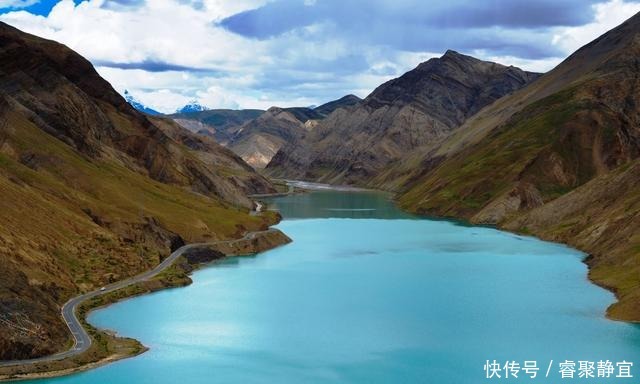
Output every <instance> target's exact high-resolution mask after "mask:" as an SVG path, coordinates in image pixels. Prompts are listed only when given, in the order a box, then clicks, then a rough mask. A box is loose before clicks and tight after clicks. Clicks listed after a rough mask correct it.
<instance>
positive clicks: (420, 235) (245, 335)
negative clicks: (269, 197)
mask: <svg viewBox="0 0 640 384" xmlns="http://www.w3.org/2000/svg"><path fill="white" fill-rule="evenodd" d="M272 203H273V206H274V207H275V208H277V209H279V210H280V211H281V212H282V214H283V216H284V217H285V220H284V221H283V222H282V223H281V224H280V225H278V228H280V229H281V230H283V231H284V232H285V233H287V234H288V235H289V236H290V237H291V238H292V239H293V240H294V242H293V243H291V244H289V245H286V246H283V247H280V248H278V249H275V250H272V251H269V252H264V253H262V254H259V255H257V256H251V257H236V258H229V259H226V260H224V261H223V262H221V263H218V264H215V265H213V266H210V267H207V268H205V269H202V270H200V271H198V272H196V273H195V274H194V275H193V281H194V283H193V284H192V285H191V286H189V287H186V288H179V289H172V290H166V291H162V292H158V293H154V294H151V295H147V296H142V297H138V298H134V299H131V300H127V301H124V302H121V303H119V304H116V305H113V306H111V307H109V308H106V309H103V310H99V311H97V312H94V313H93V314H92V315H91V316H90V319H89V320H90V322H91V323H93V324H95V325H97V326H99V327H102V328H108V329H112V330H117V332H118V333H119V334H121V335H124V336H129V337H134V338H136V339H139V340H141V341H142V342H143V343H144V344H145V345H147V346H148V347H150V348H151V349H150V351H149V352H147V353H145V354H143V355H141V356H139V357H136V358H132V359H128V360H124V361H120V362H117V363H115V364H111V365H108V366H105V367H102V368H99V369H96V370H93V371H89V372H85V373H80V374H77V375H73V376H69V377H63V378H56V379H49V380H44V381H38V383H43V382H44V383H56V384H58V383H69V384H71V383H73V384H89V383H92V384H93V383H110V384H120V383H153V384H162V383H167V384H168V383H172V384H174V383H184V384H190V383H194V384H195V383H198V384H199V383H207V384H209V383H243V384H244V383H452V384H460V383H487V382H501V381H507V380H505V379H504V373H502V376H503V378H502V379H492V380H489V379H486V377H485V371H484V369H483V366H484V364H485V361H486V360H493V359H496V360H498V361H500V362H502V363H503V364H504V361H505V360H515V361H518V362H519V363H520V364H522V363H523V362H524V361H525V360H535V361H537V364H538V367H540V372H539V373H538V377H537V378H536V379H533V380H532V379H529V378H528V376H527V377H526V379H524V378H523V373H522V372H520V374H519V376H520V379H518V380H514V379H508V382H513V381H517V382H532V383H533V382H559V380H560V373H559V372H558V371H559V367H558V363H559V362H561V361H564V360H573V361H575V362H576V365H577V362H578V360H588V361H594V362H595V361H598V360H606V359H609V360H611V361H612V362H613V363H614V364H615V362H617V361H622V360H626V361H632V362H634V363H635V364H636V366H634V367H633V369H632V373H634V374H635V373H637V374H635V375H634V376H636V377H640V367H638V365H640V329H639V328H638V327H637V326H635V325H631V324H625V323H619V322H613V321H610V320H607V319H605V318H604V311H605V309H606V307H607V306H608V305H609V304H611V303H612V302H613V300H614V298H613V295H611V294H610V293H609V292H607V291H605V290H603V289H601V288H598V287H596V286H595V285H592V284H591V283H589V282H588V280H587V278H586V273H587V270H586V267H585V265H584V264H583V263H582V262H581V260H582V258H583V257H584V255H583V254H581V253H580V252H577V251H575V250H572V249H570V248H568V247H565V246H562V245H558V244H552V243H547V242H542V241H539V240H536V239H534V238H529V237H522V236H517V235H513V234H510V233H505V232H501V231H498V230H495V229H491V228H483V227H471V226H465V225H462V224H458V223H455V222H451V221H440V220H426V219H416V218H414V217H411V216H409V215H407V214H404V213H402V212H400V211H399V210H397V209H396V208H395V207H394V206H393V204H392V203H390V202H389V201H388V200H387V198H386V197H385V196H384V195H382V194H376V193H346V192H316V193H311V194H305V195H294V196H288V197H281V198H276V199H274V200H273V201H272ZM550 360H553V364H552V369H551V371H550V375H549V379H545V378H544V376H545V374H546V371H547V368H548V366H549V363H550ZM576 368H577V366H576ZM635 380H636V379H617V380H614V381H613V382H621V383H626V382H634V381H635ZM573 381H576V382H593V383H595V382H598V383H600V382H607V381H606V380H602V379H598V378H595V379H589V380H585V379H578V378H577V373H576V378H575V379H573V380H571V379H565V380H562V382H573Z"/></svg>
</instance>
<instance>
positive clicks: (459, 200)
mask: <svg viewBox="0 0 640 384" xmlns="http://www.w3.org/2000/svg"><path fill="white" fill-rule="evenodd" d="M639 57H640V16H639V15H636V16H634V17H632V18H631V19H629V20H628V21H627V22H625V23H624V24H622V25H621V26H619V27H617V28H615V29H613V30H612V31H610V32H608V33H606V34H605V35H603V36H601V37H600V38H598V39H596V40H595V41H593V42H592V43H590V44H588V45H586V46H585V47H583V48H581V49H580V50H578V51H577V52H576V53H575V54H573V55H571V56H570V57H569V58H568V59H567V60H565V61H564V62H563V63H562V64H560V65H559V66H558V67H556V68H555V69H554V70H552V71H551V72H549V73H547V74H545V75H544V76H543V77H542V78H540V79H539V80H537V81H536V82H534V83H533V84H531V85H530V86H528V87H526V88H524V89H522V90H521V91H518V92H516V93H514V94H513V95H511V96H507V97H505V98H503V99H500V100H499V101H498V102H496V103H494V104H493V105H491V106H490V107H488V108H486V109H484V110H482V111H481V112H480V113H478V114H477V115H475V116H474V117H473V118H471V119H470V120H469V121H468V122H467V123H465V124H464V125H463V126H462V127H461V128H459V130H457V131H456V132H454V133H453V134H452V135H451V136H449V137H448V138H447V139H446V140H445V141H444V142H443V143H442V144H441V145H440V146H439V147H437V148H434V149H432V150H431V151H430V152H428V153H427V154H426V155H422V160H421V162H422V164H431V166H430V167H427V168H424V169H422V170H421V171H419V172H415V173H413V175H414V177H410V178H408V179H407V180H406V183H405V185H404V187H405V188H406V189H405V192H404V193H403V194H402V195H401V196H400V203H401V205H402V206H403V207H405V208H406V209H409V210H412V211H416V212H421V213H425V214H436V215H441V216H451V217H463V218H467V219H469V220H470V221H472V222H475V223H491V224H497V225H500V226H502V227H505V228H508V229H511V230H515V231H521V232H525V233H532V234H535V235H538V236H541V237H543V238H546V239H551V240H556V241H563V242H567V243H569V244H571V245H574V246H576V247H579V248H580V249H583V250H585V251H586V252H588V253H590V254H591V255H592V256H591V258H590V259H589V264H590V265H591V266H592V270H591V276H592V277H593V278H594V280H595V281H596V282H598V283H601V284H603V285H605V286H607V287H609V288H612V289H614V290H615V291H616V293H617V294H618V297H619V299H620V303H619V304H617V305H615V306H613V307H612V308H611V309H610V314H611V316H613V317H616V318H621V319H633V320H638V319H640V305H639V304H638V303H640V300H638V299H639V298H640V290H638V289H637V287H638V286H640V285H639V284H638V283H640V273H638V267H637V266H638V265H639V263H640V238H639V237H638V236H639V235H640V233H639V232H638V230H637V229H638V228H639V227H638V223H639V222H638V220H639V217H640V206H639V205H638V195H639V194H640V190H639V187H638V186H639V185H640V179H639V178H638V158H639V157H640V128H639V127H640V61H639V59H638V58H639ZM430 161H431V162H430Z"/></svg>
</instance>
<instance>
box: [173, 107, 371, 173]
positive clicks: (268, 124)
mask: <svg viewBox="0 0 640 384" xmlns="http://www.w3.org/2000/svg"><path fill="white" fill-rule="evenodd" d="M360 101H361V99H360V98H358V97H357V96H354V95H347V96H344V97H342V98H340V99H338V100H334V101H330V102H328V103H326V104H323V105H320V106H319V107H315V108H308V107H289V108H279V107H272V108H269V110H268V111H260V110H235V111H234V110H210V111H204V112H196V113H180V114H176V115H171V118H173V119H174V120H175V121H176V122H178V123H179V124H181V125H182V126H184V127H185V128H187V129H189V130H191V131H192V132H197V133H199V134H203V135H209V136H212V137H214V138H215V139H216V140H217V141H218V142H219V143H221V144H223V145H226V146H228V147H229V148H230V149H231V150H233V151H234V152H235V153H236V154H238V155H239V156H240V157H242V158H243V160H245V161H247V162H248V163H249V164H251V165H252V166H254V167H256V168H263V167H264V166H266V165H267V163H269V161H270V160H271V158H272V157H273V155H275V154H276V153H277V152H278V150H279V149H280V148H281V147H282V146H284V145H286V144H289V143H291V142H293V141H295V140H297V139H299V138H301V137H302V136H304V135H305V134H306V133H307V132H308V131H309V130H311V129H313V127H315V126H316V125H317V122H318V121H320V120H322V119H324V118H325V117H326V116H327V115H328V114H330V113H331V112H333V111H335V110H336V109H339V108H348V107H351V106H353V105H355V104H357V103H359V102H360Z"/></svg>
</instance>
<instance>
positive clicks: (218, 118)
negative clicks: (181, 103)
mask: <svg viewBox="0 0 640 384" xmlns="http://www.w3.org/2000/svg"><path fill="white" fill-rule="evenodd" d="M262 113H264V111H263V110H260V109H240V110H233V109H210V110H207V111H201V112H189V113H176V114H173V115H169V116H168V117H169V118H171V119H173V120H175V121H176V122H177V123H178V124H180V125H181V126H183V127H185V128H186V129H188V130H190V131H191V132H193V133H198V134H200V135H205V136H211V137H213V138H214V139H215V140H216V141H217V142H218V143H220V144H222V145H227V144H228V143H229V141H230V140H231V138H232V137H233V135H234V133H235V132H236V131H237V130H238V129H239V128H240V127H241V126H242V125H243V124H244V123H246V122H248V121H250V120H253V119H255V118H257V117H258V116H260V115H261V114H262Z"/></svg>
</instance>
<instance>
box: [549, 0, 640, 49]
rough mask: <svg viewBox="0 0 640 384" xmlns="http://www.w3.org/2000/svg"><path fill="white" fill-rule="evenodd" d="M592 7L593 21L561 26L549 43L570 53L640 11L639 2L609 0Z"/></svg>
mask: <svg viewBox="0 0 640 384" xmlns="http://www.w3.org/2000/svg"><path fill="white" fill-rule="evenodd" d="M593 8H594V11H595V19H594V20H593V22H591V23H589V24H586V25H582V26H579V27H570V28H561V29H559V30H558V32H557V33H555V34H554V36H553V40H552V41H551V43H552V44H554V45H556V46H558V47H560V48H561V49H562V50H563V51H564V52H566V53H567V54H570V53H572V52H574V51H576V50H577V49H578V48H580V47H582V46H583V45H585V44H587V43H589V42H590V41H592V40H594V39H596V38H597V37H598V36H600V35H602V34H603V33H605V32H607V31H608V30H610V29H612V28H614V27H616V26H617V25H619V24H622V23H623V22H624V21H625V20H627V19H628V18H630V17H631V16H633V15H635V14H636V13H638V12H640V2H625V1H622V0H611V1H609V2H606V3H599V4H595V5H593Z"/></svg>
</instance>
